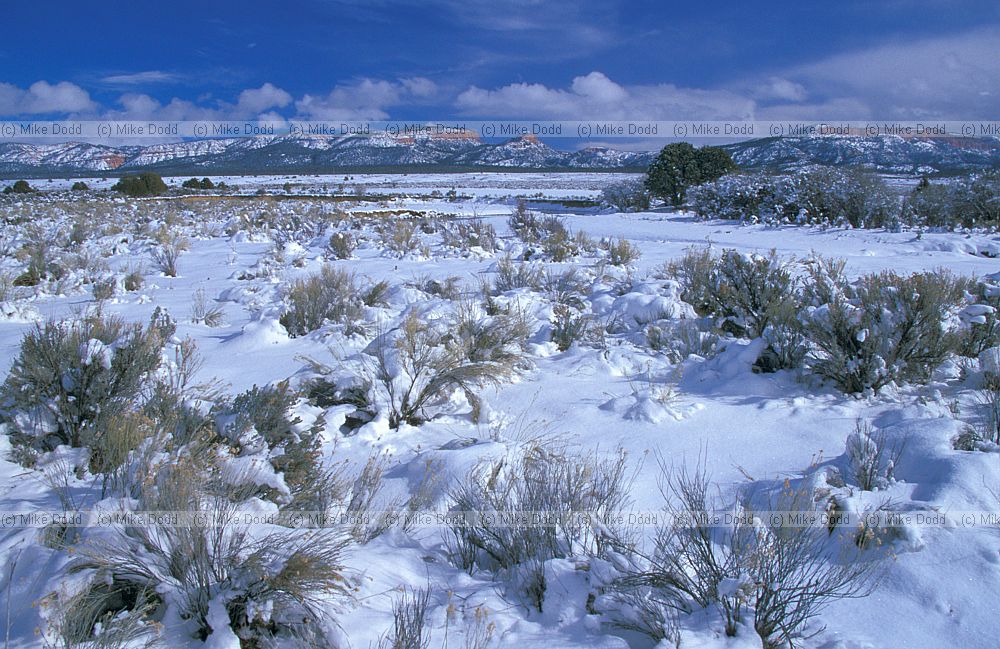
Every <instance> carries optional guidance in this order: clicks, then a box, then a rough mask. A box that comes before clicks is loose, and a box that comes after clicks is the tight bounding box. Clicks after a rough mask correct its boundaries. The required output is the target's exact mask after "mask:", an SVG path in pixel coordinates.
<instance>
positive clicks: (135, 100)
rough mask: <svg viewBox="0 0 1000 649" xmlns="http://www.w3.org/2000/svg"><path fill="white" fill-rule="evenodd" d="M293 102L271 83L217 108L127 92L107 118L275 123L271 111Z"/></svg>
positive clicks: (245, 91) (244, 93) (181, 100)
mask: <svg viewBox="0 0 1000 649" xmlns="http://www.w3.org/2000/svg"><path fill="white" fill-rule="evenodd" d="M291 103H292V96H291V95H290V94H288V93H287V92H285V91H284V90H282V89H281V88H278V87H277V86H275V85H274V84H271V83H265V84H264V85H262V86H261V87H260V88H248V89H246V90H244V91H242V92H241V93H240V94H239V96H238V97H237V100H236V103H235V104H232V103H228V102H217V104H216V105H215V106H214V107H208V106H203V105H200V104H197V103H194V102H191V101H187V100H185V99H178V98H176V97H175V98H173V99H171V100H170V101H169V102H167V103H166V104H162V103H160V102H159V101H158V100H156V99H154V98H153V97H150V96H149V95H147V94H141V93H126V94H124V95H122V96H121V97H119V99H118V104H119V105H120V106H121V109H120V110H111V111H108V112H107V113H106V114H105V117H106V118H108V119H136V120H139V119H159V120H228V119H233V120H242V119H257V118H258V117H264V116H266V118H265V119H266V120H267V121H273V116H274V112H273V111H272V110H271V109H274V108H283V107H285V106H288V105H289V104H291Z"/></svg>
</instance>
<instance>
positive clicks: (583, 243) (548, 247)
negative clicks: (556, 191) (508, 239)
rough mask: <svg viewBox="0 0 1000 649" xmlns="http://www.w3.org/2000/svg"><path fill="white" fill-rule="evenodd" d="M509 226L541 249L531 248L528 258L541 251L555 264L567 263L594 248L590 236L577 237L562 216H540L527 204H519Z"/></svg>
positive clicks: (519, 236) (512, 214) (530, 244)
mask: <svg viewBox="0 0 1000 649" xmlns="http://www.w3.org/2000/svg"><path fill="white" fill-rule="evenodd" d="M507 224H508V225H509V226H510V229H511V230H512V231H513V232H514V234H516V235H517V236H518V238H519V239H521V241H523V242H524V243H526V244H529V246H538V247H539V248H540V250H535V249H534V248H531V247H529V249H528V252H527V253H525V254H526V257H525V258H527V256H528V255H530V254H531V253H532V252H541V253H542V254H543V255H545V256H546V257H547V258H549V259H552V260H553V261H565V260H567V259H569V258H571V257H575V256H576V255H578V254H580V253H581V252H583V251H585V250H587V248H589V247H592V245H591V242H590V241H589V239H588V238H587V237H585V236H584V237H581V236H579V233H577V235H574V234H573V233H572V232H570V230H569V228H567V227H566V225H565V224H564V223H563V222H562V220H560V219H559V218H558V217H555V216H539V215H537V214H535V213H534V212H531V211H529V210H528V209H527V207H526V206H525V203H524V202H523V201H520V202H518V204H517V207H515V208H514V211H513V212H512V213H511V216H510V218H509V219H508V220H507Z"/></svg>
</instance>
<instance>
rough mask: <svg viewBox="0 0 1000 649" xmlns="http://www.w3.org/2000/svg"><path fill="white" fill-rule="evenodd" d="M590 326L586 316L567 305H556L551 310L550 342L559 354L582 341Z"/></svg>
mask: <svg viewBox="0 0 1000 649" xmlns="http://www.w3.org/2000/svg"><path fill="white" fill-rule="evenodd" d="M590 325H591V320H590V318H589V317H588V316H587V315H586V314H584V313H580V312H579V310H578V309H575V308H573V307H572V306H570V305H568V304H556V305H555V306H554V307H553V308H552V342H554V343H555V344H556V347H557V348H558V349H559V351H561V352H564V351H566V350H568V349H569V348H570V347H572V346H573V345H574V344H575V343H578V342H581V341H582V340H584V339H585V338H586V336H587V333H588V332H589V330H590Z"/></svg>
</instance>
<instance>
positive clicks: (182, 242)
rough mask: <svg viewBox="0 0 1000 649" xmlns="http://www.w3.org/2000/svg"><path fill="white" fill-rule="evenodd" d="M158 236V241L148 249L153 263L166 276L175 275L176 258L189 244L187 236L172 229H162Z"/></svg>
mask: <svg viewBox="0 0 1000 649" xmlns="http://www.w3.org/2000/svg"><path fill="white" fill-rule="evenodd" d="M158 238H159V240H160V243H159V244H158V245H156V246H154V247H153V249H152V250H150V255H151V257H152V259H153V265H154V266H156V267H157V268H159V269H160V272H162V273H163V274H164V275H166V276H167V277H177V260H178V258H180V256H181V253H182V252H184V251H185V250H187V249H188V248H190V247H191V244H190V242H189V241H188V240H187V237H185V236H184V235H182V234H180V233H178V232H174V231H172V230H166V229H165V230H163V231H162V233H161V235H160V236H159V237H158Z"/></svg>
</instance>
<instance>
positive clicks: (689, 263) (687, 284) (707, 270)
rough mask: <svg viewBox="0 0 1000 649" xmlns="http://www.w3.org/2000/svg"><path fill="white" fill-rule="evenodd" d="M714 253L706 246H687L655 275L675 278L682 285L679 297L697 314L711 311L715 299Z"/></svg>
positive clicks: (705, 313) (707, 313)
mask: <svg viewBox="0 0 1000 649" xmlns="http://www.w3.org/2000/svg"><path fill="white" fill-rule="evenodd" d="M715 261H716V259H715V255H713V254H712V251H711V250H710V249H708V248H689V249H688V250H687V251H686V252H685V253H684V256H683V257H681V258H680V259H677V260H674V261H670V262H667V263H666V264H664V265H663V267H662V268H661V269H660V271H659V272H658V274H657V276H658V277H662V278H667V279H676V280H677V281H678V282H680V285H681V287H682V289H683V290H682V292H681V298H682V299H683V300H684V301H685V302H687V303H688V304H690V305H691V306H693V307H694V310H695V311H696V312H697V313H698V315H703V316H704V315H709V314H711V313H712V312H713V309H714V305H715V303H716V299H715V297H714V295H713V293H714V291H715Z"/></svg>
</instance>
